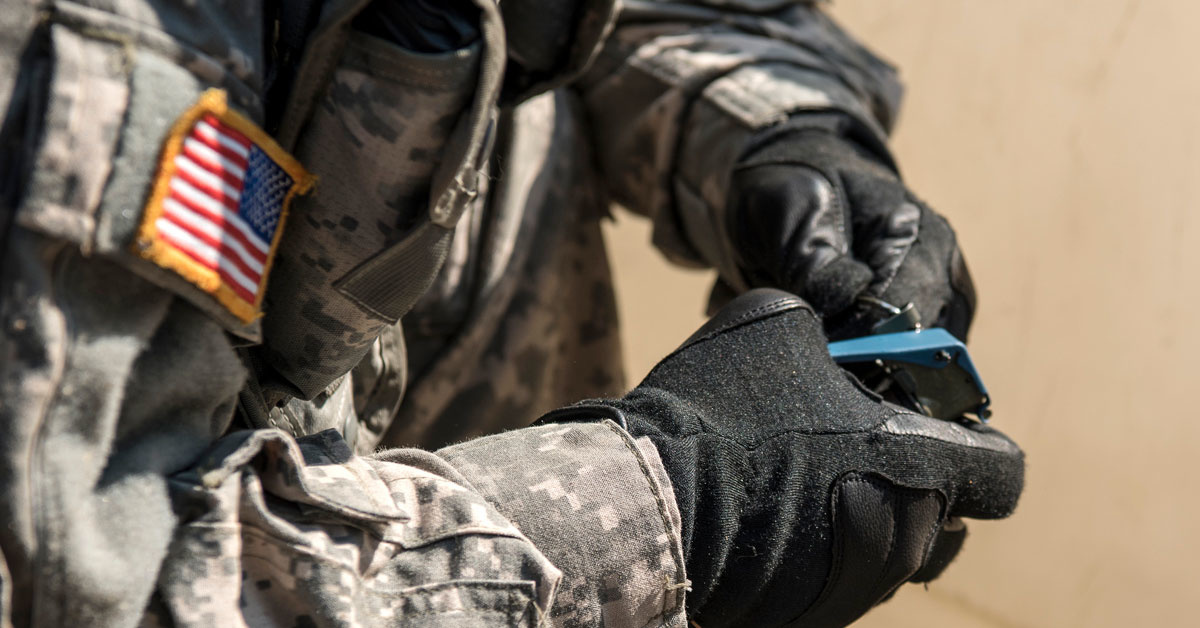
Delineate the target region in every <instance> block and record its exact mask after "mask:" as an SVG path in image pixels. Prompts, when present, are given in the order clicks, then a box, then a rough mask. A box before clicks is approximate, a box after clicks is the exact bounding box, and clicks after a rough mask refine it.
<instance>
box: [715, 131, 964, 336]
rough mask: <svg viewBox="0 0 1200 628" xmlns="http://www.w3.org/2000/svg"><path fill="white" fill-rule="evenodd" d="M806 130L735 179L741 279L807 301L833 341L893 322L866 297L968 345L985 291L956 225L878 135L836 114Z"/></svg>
mask: <svg viewBox="0 0 1200 628" xmlns="http://www.w3.org/2000/svg"><path fill="white" fill-rule="evenodd" d="M804 120H805V125H806V126H802V127H799V128H794V127H793V128H785V129H783V130H776V131H773V133H772V135H771V137H770V138H769V139H767V140H764V141H763V142H762V144H761V145H759V146H757V147H755V148H753V149H751V151H750V152H749V153H748V154H747V155H745V156H744V157H743V158H742V159H741V160H740V162H739V164H738V166H737V167H736V169H735V171H734V173H733V179H732V183H731V188H730V196H729V205H728V211H727V212H726V214H725V223H726V224H725V228H726V229H727V231H728V234H729V238H730V241H731V244H732V247H733V249H734V254H735V257H736V258H737V259H736V260H735V264H736V265H737V267H738V271H740V273H741V277H740V279H743V280H744V281H745V283H746V284H748V287H758V286H769V287H776V288H783V289H785V290H788V291H790V292H793V293H795V294H798V295H799V296H801V297H803V298H804V299H805V300H807V301H808V302H809V303H811V304H812V305H813V306H814V307H815V308H816V310H817V312H818V313H819V314H820V315H821V318H822V319H823V321H824V323H825V329H826V332H827V333H828V334H829V335H830V337H831V338H833V339H835V340H837V339H841V338H846V337H852V336H861V335H866V334H868V333H870V330H871V326H872V325H873V324H874V323H876V322H878V321H879V320H880V319H881V318H883V317H884V316H885V311H883V310H880V309H879V307H877V306H874V305H871V302H869V301H868V300H864V299H860V298H859V297H861V296H868V297H875V298H877V299H882V300H883V301H885V302H887V303H890V304H893V305H896V306H898V307H903V306H905V305H906V304H908V303H912V304H914V305H915V306H916V309H917V311H918V312H919V314H920V315H921V318H922V321H921V322H922V323H923V324H924V325H925V326H926V327H945V328H947V329H948V330H949V331H950V333H952V334H954V335H955V336H957V337H958V338H959V339H962V340H965V339H966V334H967V328H968V327H969V326H970V324H971V317H972V315H973V313H974V309H975V290H974V286H973V285H972V283H971V277H970V275H969V274H968V273H967V268H966V265H965V264H964V262H963V258H962V254H961V253H960V252H959V249H958V245H957V243H956V241H955V237H954V231H953V230H951V229H950V225H949V224H947V223H946V220H945V219H943V218H942V217H941V216H939V215H937V214H936V213H934V212H933V211H932V210H930V209H929V207H927V206H926V205H925V204H924V203H922V202H921V201H920V200H918V199H917V198H916V197H915V196H913V195H912V193H910V192H909V191H908V189H907V188H906V187H905V186H904V183H903V182H901V180H900V177H899V176H898V175H897V173H896V171H895V170H894V167H893V166H892V165H891V160H890V157H888V156H887V151H886V148H884V147H882V146H878V145H875V143H874V142H873V141H872V140H871V139H870V136H868V134H865V133H859V134H855V133H854V130H853V128H854V127H853V126H851V125H850V123H849V122H848V121H847V120H846V119H845V118H843V117H839V116H836V115H825V116H820V115H819V114H805V117H804ZM856 138H857V139H856ZM869 146H874V150H868V148H867V147H869Z"/></svg>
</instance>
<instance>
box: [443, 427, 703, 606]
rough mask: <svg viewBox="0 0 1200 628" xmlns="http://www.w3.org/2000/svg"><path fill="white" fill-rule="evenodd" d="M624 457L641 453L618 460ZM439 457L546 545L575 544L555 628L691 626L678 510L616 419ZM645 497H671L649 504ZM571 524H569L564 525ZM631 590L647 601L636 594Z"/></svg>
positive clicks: (666, 483) (657, 468) (648, 450)
mask: <svg viewBox="0 0 1200 628" xmlns="http://www.w3.org/2000/svg"><path fill="white" fill-rule="evenodd" d="M529 452H536V453H534V454H530V453H529ZM624 452H629V453H632V454H634V455H633V456H632V457H629V456H619V457H618V458H617V460H616V461H613V460H611V457H612V456H613V454H614V453H624ZM438 454H439V455H440V456H442V457H444V458H445V459H446V460H448V461H449V462H450V463H451V464H453V465H455V467H457V468H458V469H459V470H460V471H462V473H463V475H465V476H467V479H468V480H470V482H471V485H472V486H473V487H475V489H476V490H478V491H479V492H480V493H481V494H482V495H484V496H485V497H487V498H488V499H489V500H490V501H491V502H492V503H494V504H497V508H499V509H500V511H501V512H502V513H503V514H505V515H507V516H508V517H509V518H510V519H512V520H513V521H519V522H522V530H523V532H524V533H525V534H526V535H527V536H528V537H529V538H530V539H531V540H533V542H534V543H535V544H537V545H538V546H539V547H562V546H567V545H572V544H574V545H575V551H573V552H570V553H569V554H567V553H564V554H559V555H558V558H557V562H556V564H557V566H558V567H559V568H560V569H562V570H563V580H562V583H561V584H560V585H559V590H558V595H557V597H556V598H555V603H554V607H553V609H551V611H550V619H551V621H552V622H553V623H554V624H555V625H559V626H599V625H605V626H629V627H631V628H632V627H636V626H652V625H653V626H658V625H664V626H685V625H686V624H687V621H686V618H685V616H684V604H683V602H684V594H685V592H686V590H687V589H688V586H689V583H688V581H687V579H686V578H685V577H684V563H683V547H682V544H681V543H680V541H679V534H680V525H681V524H680V519H679V510H678V508H677V507H676V505H675V501H674V499H673V498H670V497H669V496H670V495H671V489H670V480H668V479H667V477H666V474H665V472H663V471H662V462H661V461H660V460H659V458H658V452H657V450H655V449H654V445H652V444H651V443H650V441H649V439H645V438H642V439H638V440H637V441H636V442H635V441H634V440H633V439H632V438H630V436H629V434H627V433H625V431H624V430H622V429H621V428H619V427H617V425H616V424H615V423H613V422H611V421H605V422H604V423H602V424H599V425H597V424H591V423H584V424H549V425H544V426H539V427H534V428H526V429H522V430H514V431H511V432H506V433H504V434H500V435H497V436H489V437H487V438H479V439H475V440H473V441H468V442H466V443H463V444H461V445H455V446H453V447H449V448H447V449H442V450H439V451H438ZM614 462H615V463H614ZM647 489H649V492H650V493H652V494H654V495H656V496H668V498H667V499H663V500H661V501H655V502H650V501H646V500H643V499H641V498H640V495H642V494H644V493H645V492H646V490H647ZM568 520H569V521H570V522H571V525H570V526H564V525H562V522H564V521H568ZM597 566H603V567H602V568H600V569H597ZM631 590H632V591H639V592H642V595H638V596H630V595H628V592H629V591H631Z"/></svg>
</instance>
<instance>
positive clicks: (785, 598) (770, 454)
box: [600, 290, 1023, 628]
mask: <svg viewBox="0 0 1200 628" xmlns="http://www.w3.org/2000/svg"><path fill="white" fill-rule="evenodd" d="M764 296H765V297H768V298H764ZM772 297H773V298H775V301H774V302H773V303H774V304H775V305H774V306H773V305H772V301H771V298H772ZM764 303H766V304H765V305H764ZM779 304H782V306H780V305H779ZM600 403H602V404H607V405H608V406H611V407H615V408H616V409H618V410H619V411H620V413H621V414H623V416H624V417H625V418H626V420H627V423H628V426H629V430H630V431H631V432H632V433H633V434H634V435H636V436H647V437H649V438H650V439H651V440H652V441H653V442H654V443H655V445H656V447H657V448H658V451H659V454H660V457H661V458H662V461H663V464H664V466H665V468H666V469H667V470H668V473H669V475H670V477H671V481H672V484H673V489H674V491H675V496H676V500H677V502H678V503H679V507H680V512H681V514H682V519H683V539H684V546H685V557H686V561H687V569H688V574H689V578H690V579H691V580H692V582H693V592H692V593H691V595H690V596H689V599H690V603H689V605H690V609H691V610H690V611H689V612H690V614H691V615H692V616H693V617H694V618H695V619H697V620H698V621H699V622H700V623H701V624H702V625H704V626H706V628H712V627H713V626H723V625H740V624H744V623H747V622H750V623H753V624H754V625H764V626H770V625H781V624H785V623H788V622H791V621H793V620H795V619H796V618H797V617H799V616H801V615H802V614H803V618H802V620H803V623H804V625H814V626H823V625H843V624H844V623H846V622H848V621H851V620H853V619H854V618H855V617H857V616H858V615H860V614H862V613H863V612H865V611H866V610H867V609H868V608H870V607H871V606H872V605H874V604H875V603H877V602H879V601H880V600H882V599H884V598H885V597H886V596H887V595H889V594H890V593H891V592H892V591H893V590H894V589H895V588H896V587H897V586H899V585H900V584H901V583H902V582H904V581H906V580H909V579H910V578H913V577H916V576H918V575H919V576H921V577H923V578H925V579H928V578H930V577H933V576H935V575H937V573H940V571H941V569H942V568H944V567H945V564H946V563H948V562H949V560H950V558H952V557H953V553H954V551H957V547H956V546H955V545H954V543H953V541H954V540H955V537H953V536H950V537H945V538H947V539H949V541H948V542H947V543H943V544H938V545H937V547H940V548H941V550H942V551H941V552H934V551H933V549H932V548H933V547H935V539H938V538H941V537H939V534H938V533H939V530H940V526H941V524H942V523H943V522H944V521H946V519H947V517H950V516H954V515H962V516H971V517H999V516H1004V515H1006V514H1008V513H1009V512H1011V511H1012V509H1013V507H1014V506H1015V503H1016V497H1017V495H1019V493H1020V490H1021V484H1022V480H1023V467H1022V461H1023V459H1022V454H1021V452H1020V449H1019V448H1017V446H1016V445H1015V444H1014V443H1012V441H1010V440H1008V439H1007V438H1006V437H1004V436H1003V435H1001V434H999V433H998V432H995V431H994V430H991V429H989V428H987V427H985V426H979V425H959V424H956V423H950V422H946V421H939V420H935V419H930V418H928V417H923V416H920V415H916V414H913V413H910V412H908V411H905V410H902V409H900V408H898V407H896V406H892V405H888V404H884V403H882V401H881V400H879V398H878V397H874V396H872V395H870V394H869V393H867V392H866V391H865V390H864V389H862V388H861V385H860V384H858V383H857V381H856V380H853V379H852V378H850V377H848V376H847V374H846V373H845V372H844V371H843V370H842V369H840V368H839V367H838V366H837V365H836V364H835V363H834V362H833V360H832V359H831V358H830V357H829V353H828V350H827V348H826V344H825V336H824V335H823V333H822V331H821V323H820V322H819V321H818V320H817V319H816V316H815V315H814V314H813V313H812V312H811V311H810V310H808V309H807V308H806V307H804V305H803V303H802V302H800V301H799V300H798V299H795V297H792V296H790V295H786V294H785V293H781V292H779V291H770V290H758V291H752V292H750V293H747V294H746V295H744V296H743V297H740V298H739V299H736V300H734V301H733V302H732V303H731V304H730V305H729V306H727V308H725V309H724V310H722V311H721V312H720V313H718V314H717V316H715V317H714V318H713V321H711V322H710V324H709V325H706V326H705V327H704V328H702V329H701V330H700V332H698V333H697V334H696V335H695V336H693V338H692V339H690V340H689V341H688V342H687V343H685V344H684V346H683V347H682V348H681V349H679V350H678V351H676V352H675V353H673V354H672V355H670V356H668V358H666V359H665V360H663V361H662V362H661V363H659V364H658V366H656V367H655V368H654V369H653V370H652V371H651V372H650V374H649V375H648V376H647V377H646V379H645V380H644V381H643V383H642V384H641V385H640V386H638V387H637V388H636V389H635V390H634V391H633V392H631V393H630V394H628V395H627V396H625V397H624V398H623V399H620V400H615V401H605V402H600ZM957 541H958V542H959V543H961V537H959V538H957ZM951 550H953V551H951ZM934 555H936V556H937V557H938V561H936V562H935V563H929V562H928V560H927V559H928V558H929V557H930V556H934Z"/></svg>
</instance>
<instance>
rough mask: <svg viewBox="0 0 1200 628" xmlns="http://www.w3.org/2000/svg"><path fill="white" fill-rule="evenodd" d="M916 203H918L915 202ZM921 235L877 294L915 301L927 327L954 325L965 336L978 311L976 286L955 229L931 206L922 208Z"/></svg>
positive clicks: (896, 300)
mask: <svg viewBox="0 0 1200 628" xmlns="http://www.w3.org/2000/svg"><path fill="white" fill-rule="evenodd" d="M914 207H915V205H914ZM918 232H919V234H920V237H919V238H917V239H916V241H914V242H913V243H912V245H911V247H909V249H908V250H907V251H906V253H905V255H904V257H903V259H902V260H899V261H900V264H899V265H898V266H897V267H896V268H895V269H894V270H892V271H889V272H891V273H892V275H891V278H890V280H889V281H888V282H887V283H886V284H872V289H873V290H878V289H879V288H880V287H881V286H882V287H883V291H882V293H878V294H877V296H880V297H882V298H883V299H884V300H885V301H889V302H891V303H897V304H901V305H902V304H905V303H913V304H914V305H916V307H917V311H918V312H920V313H921V319H922V320H921V322H922V324H924V325H925V326H927V327H930V326H945V325H947V324H951V325H953V329H952V330H951V333H954V334H955V336H958V337H959V338H965V337H966V328H967V327H969V326H970V323H971V317H972V316H973V315H974V311H975V288H974V284H973V283H972V282H971V276H970V274H969V273H968V272H967V268H966V264H965V263H964V262H963V259H962V255H961V253H960V252H959V250H958V242H957V240H956V238H955V236H954V230H953V229H951V228H950V224H949V223H948V222H946V220H945V219H944V218H942V217H941V216H939V215H937V214H936V213H934V212H933V211H932V210H929V209H928V208H922V209H921V210H920V219H919V229H918Z"/></svg>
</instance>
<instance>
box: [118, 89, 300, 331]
mask: <svg viewBox="0 0 1200 628" xmlns="http://www.w3.org/2000/svg"><path fill="white" fill-rule="evenodd" d="M313 182H314V178H313V177H312V175H310V174H308V173H307V172H306V171H305V170H304V168H303V167H301V166H300V164H299V163H298V162H297V161H296V160H295V159H293V158H292V157H291V156H290V155H288V154H287V153H286V152H285V151H284V150H283V149H282V148H280V147H279V145H278V144H276V143H275V141H274V140H273V139H271V137H270V136H268V135H267V134H266V133H264V132H263V131H262V130H261V129H259V128H258V127H257V126H256V125H255V124H254V123H253V122H251V121H250V120H248V119H246V118H244V117H242V116H241V115H239V114H238V113H237V112H235V111H233V110H231V109H230V108H229V107H228V106H227V104H226V100H225V93H224V92H222V91H220V90H209V91H207V92H205V93H204V95H203V96H202V97H201V98H200V102H199V103H197V104H196V106H194V107H193V108H192V109H190V110H188V111H187V112H186V113H184V115H183V116H181V117H180V119H179V121H178V122H177V123H176V124H175V126H174V127H173V128H172V130H171V133H170V135H169V136H168V137H167V141H166V143H165V145H164V148H163V156H162V161H161V163H160V164H159V171H158V175H157V178H156V179H155V183H154V187H153V190H152V193H151V197H150V201H149V202H148V203H147V205H146V211H145V213H144V214H143V217H142V225H141V228H140V229H139V231H138V238H137V241H136V242H135V244H134V250H135V251H136V252H137V253H138V254H139V255H141V256H142V257H143V258H146V259H148V260H150V261H152V262H154V263H156V264H158V265H159V266H162V267H164V268H167V269H170V270H172V271H175V272H176V273H178V274H180V275H182V276H183V277H184V278H185V279H187V280H188V281H190V282H191V283H193V284H195V285H196V286H197V287H199V288H200V289H201V290H204V291H205V292H207V293H209V294H211V295H212V296H213V297H215V298H216V299H217V301H219V302H220V303H221V304H222V305H224V306H225V307H226V308H227V309H229V311H230V312H232V313H233V314H234V315H235V316H237V318H238V319H239V320H241V321H242V322H243V323H248V322H250V321H252V320H254V319H255V318H256V317H257V316H259V313H260V311H261V304H262V296H263V293H264V292H265V290H266V283H267V274H268V272H269V271H270V267H271V260H272V258H273V257H274V253H275V247H276V246H277V244H278V242H279V237H280V235H281V234H282V232H283V223H284V219H285V218H286V216H287V209H288V205H289V204H290V203H291V201H292V199H293V198H294V197H295V195H297V194H303V193H304V192H307V191H308V190H309V189H310V188H311V187H312V184H313Z"/></svg>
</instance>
